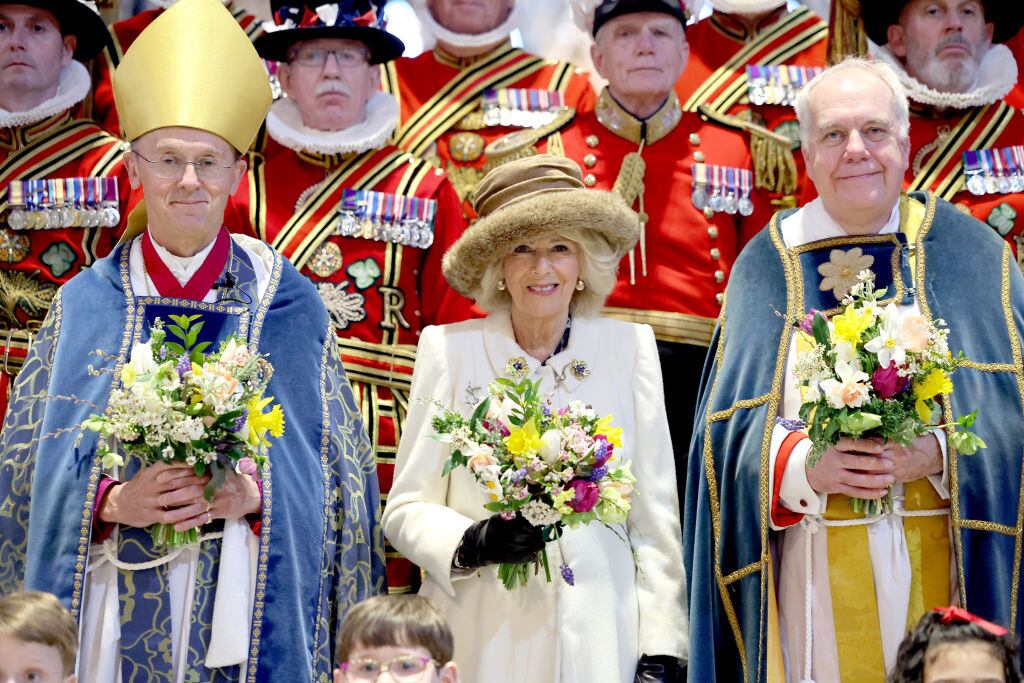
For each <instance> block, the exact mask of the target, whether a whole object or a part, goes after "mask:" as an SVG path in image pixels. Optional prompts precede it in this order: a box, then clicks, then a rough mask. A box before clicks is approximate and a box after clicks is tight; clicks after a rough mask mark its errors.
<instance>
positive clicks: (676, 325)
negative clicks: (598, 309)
mask: <svg viewBox="0 0 1024 683" xmlns="http://www.w3.org/2000/svg"><path fill="white" fill-rule="evenodd" d="M602 315H604V316H607V317H609V318H615V319H616V320H625V321H626V322H631V323H640V324H642V325H650V326H651V328H652V329H653V330H654V336H655V338H656V339H659V340H661V341H665V342H673V343H676V344H694V345H696V346H704V347H706V346H708V345H709V344H711V338H712V336H713V335H714V332H715V322H716V321H715V319H714V318H705V317H703V316H699V315H690V314H688V313H674V312H672V311H644V310H639V309H633V308H617V307H613V306H606V307H605V308H604V311H603V312H602Z"/></svg>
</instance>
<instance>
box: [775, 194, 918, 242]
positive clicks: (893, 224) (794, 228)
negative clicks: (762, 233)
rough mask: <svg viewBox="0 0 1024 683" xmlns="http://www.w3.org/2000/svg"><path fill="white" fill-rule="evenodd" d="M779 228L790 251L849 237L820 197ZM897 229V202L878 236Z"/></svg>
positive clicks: (787, 219)
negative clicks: (808, 244)
mask: <svg viewBox="0 0 1024 683" xmlns="http://www.w3.org/2000/svg"><path fill="white" fill-rule="evenodd" d="M780 227H781V229H782V241H783V242H785V243H786V246H787V247H789V248H790V249H792V248H794V247H799V246H801V245H804V244H807V243H808V242H817V241H818V240H824V239H829V238H831V237H849V236H850V235H849V233H847V232H846V231H845V230H843V228H842V226H841V225H839V223H838V222H837V221H836V219H834V218H833V217H832V216H831V214H829V212H828V211H826V210H825V205H824V204H823V203H822V202H821V197H817V198H815V199H814V201H812V202H810V203H808V204H805V205H804V206H803V207H801V208H800V209H799V210H798V211H796V212H795V213H792V214H790V215H789V216H787V217H786V218H785V219H783V221H782V225H781V226H780ZM899 229H900V203H899V201H897V202H896V204H895V205H894V206H893V207H892V211H891V212H890V213H889V220H888V221H886V223H885V225H883V226H882V229H881V230H879V231H878V234H880V235H885V234H889V233H893V232H896V231H897V230H899Z"/></svg>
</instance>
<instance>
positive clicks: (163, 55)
mask: <svg viewBox="0 0 1024 683" xmlns="http://www.w3.org/2000/svg"><path fill="white" fill-rule="evenodd" d="M113 81H114V100H115V101H116V103H117V111H118V113H119V115H120V118H121V125H122V126H124V130H125V133H126V134H127V137H128V139H129V140H135V139H136V138H138V137H139V136H140V135H143V134H145V133H148V132H149V131H151V130H156V129H157V128H166V127H168V126H185V127H188V128H198V129H199V130H205V131H208V132H210V133H213V134H215V135H219V136H220V137H222V138H224V140H226V141H227V142H228V143H229V144H230V145H231V146H232V147H234V148H235V149H237V150H238V151H239V152H241V153H242V154H244V153H245V152H246V151H247V150H248V149H249V146H250V145H251V144H252V141H253V140H254V139H255V138H256V133H257V132H259V129H260V125H261V124H262V123H263V119H264V118H265V117H266V115H267V111H268V110H269V109H270V103H271V100H272V96H271V92H270V83H269V81H268V80H267V72H266V71H265V70H264V68H263V62H262V61H260V58H259V55H257V54H256V49H255V48H254V47H253V46H252V43H251V42H250V41H249V38H248V36H246V35H245V31H243V30H242V28H241V27H240V26H239V25H238V22H237V21H236V20H235V18H234V17H232V16H231V13H230V12H229V11H228V10H227V9H226V8H225V7H224V4H223V3H222V2H220V0H180V1H179V2H176V3H174V5H172V6H171V7H170V8H168V9H167V10H166V11H165V12H163V13H162V14H161V15H160V16H159V17H157V19H156V21H154V22H153V23H152V24H150V25H149V26H148V27H147V28H146V30H145V31H143V32H142V33H141V34H140V35H139V37H138V38H137V39H136V40H135V42H134V43H132V45H131V47H130V48H128V51H127V52H126V53H125V55H124V58H123V59H122V60H121V64H120V65H119V66H118V67H117V69H116V70H115V71H114V78H113Z"/></svg>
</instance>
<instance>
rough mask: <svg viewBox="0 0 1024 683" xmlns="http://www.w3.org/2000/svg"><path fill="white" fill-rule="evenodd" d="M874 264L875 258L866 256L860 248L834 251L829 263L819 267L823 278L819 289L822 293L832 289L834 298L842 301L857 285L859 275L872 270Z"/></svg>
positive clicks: (829, 256) (829, 257)
mask: <svg viewBox="0 0 1024 683" xmlns="http://www.w3.org/2000/svg"><path fill="white" fill-rule="evenodd" d="M874 262H875V257H874V256H871V255H870V254H865V253H864V251H863V250H862V249H861V248H860V247H854V248H853V249H850V250H849V251H843V250H842V249H833V250H832V251H831V252H830V253H829V255H828V263H822V264H821V265H820V266H818V273H819V274H821V276H822V278H823V279H822V281H821V284H819V285H818V289H819V290H821V291H822V292H827V291H828V290H830V289H831V290H832V296H834V297H835V298H836V299H837V300H838V301H842V300H843V299H844V298H845V297H846V295H847V294H849V293H850V289H851V288H852V287H853V286H854V285H855V284H857V274H858V273H860V272H861V271H862V270H866V269H868V268H870V267H871V264H872V263H874Z"/></svg>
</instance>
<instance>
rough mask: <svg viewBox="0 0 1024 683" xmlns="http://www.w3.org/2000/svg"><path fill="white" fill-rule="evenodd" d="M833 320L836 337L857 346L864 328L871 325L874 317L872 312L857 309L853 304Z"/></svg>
mask: <svg viewBox="0 0 1024 683" xmlns="http://www.w3.org/2000/svg"><path fill="white" fill-rule="evenodd" d="M832 322H833V323H834V324H835V335H836V338H837V339H839V340H841V341H845V342H849V343H851V344H853V345H854V346H856V345H857V344H859V343H860V336H861V335H862V334H863V333H864V330H866V329H868V328H869V327H871V324H872V323H873V322H874V319H873V318H872V317H871V313H869V312H866V311H863V310H857V309H856V308H855V307H854V306H853V305H852V304H851V305H849V306H847V307H846V310H845V311H843V312H842V313H840V314H839V315H837V316H836V317H834V318H832Z"/></svg>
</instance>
